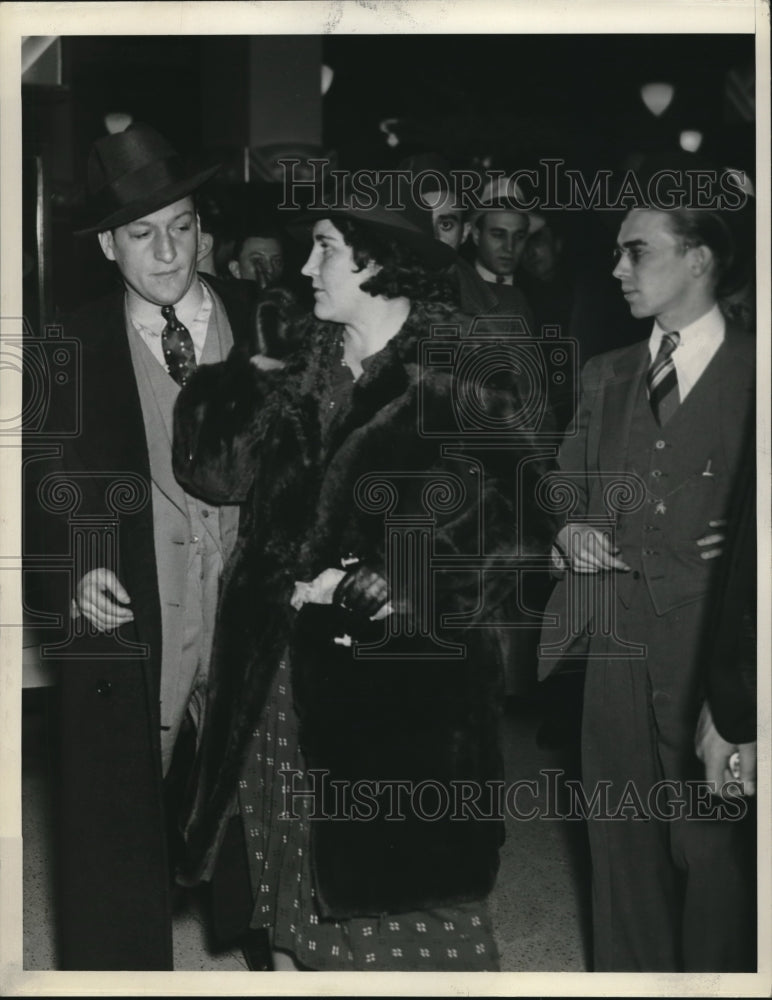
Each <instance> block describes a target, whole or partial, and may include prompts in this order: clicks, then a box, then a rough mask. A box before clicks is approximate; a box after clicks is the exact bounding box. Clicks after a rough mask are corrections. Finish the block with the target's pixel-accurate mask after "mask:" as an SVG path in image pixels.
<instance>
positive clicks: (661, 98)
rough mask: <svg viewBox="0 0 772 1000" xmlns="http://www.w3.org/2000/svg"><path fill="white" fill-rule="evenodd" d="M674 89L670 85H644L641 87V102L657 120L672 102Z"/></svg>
mask: <svg viewBox="0 0 772 1000" xmlns="http://www.w3.org/2000/svg"><path fill="white" fill-rule="evenodd" d="M674 93H675V88H674V87H673V84H672V83H644V85H643V86H642V87H641V100H642V101H643V103H644V104H645V105H646V107H647V108H648V109H649V111H651V113H652V114H653V115H656V116H657V118H659V116H660V115H661V114H662V112H663V111H667V109H668V108H669V107H670V102H671V101H672V100H673V94H674Z"/></svg>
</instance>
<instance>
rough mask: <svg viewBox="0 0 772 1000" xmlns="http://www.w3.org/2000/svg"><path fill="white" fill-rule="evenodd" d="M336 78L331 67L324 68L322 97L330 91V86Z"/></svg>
mask: <svg viewBox="0 0 772 1000" xmlns="http://www.w3.org/2000/svg"><path fill="white" fill-rule="evenodd" d="M334 76H335V74H334V73H333V71H332V69H331V68H330V67H329V66H322V97H324V95H325V94H326V93H327V91H328V90H329V89H330V84H331V83H332V78H333V77H334Z"/></svg>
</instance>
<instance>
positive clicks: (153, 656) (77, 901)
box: [49, 124, 256, 969]
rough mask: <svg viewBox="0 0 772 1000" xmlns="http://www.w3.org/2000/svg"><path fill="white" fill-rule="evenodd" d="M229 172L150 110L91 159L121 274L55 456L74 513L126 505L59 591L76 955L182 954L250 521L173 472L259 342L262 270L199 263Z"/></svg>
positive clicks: (90, 342) (84, 962)
mask: <svg viewBox="0 0 772 1000" xmlns="http://www.w3.org/2000/svg"><path fill="white" fill-rule="evenodd" d="M216 169H217V168H216V167H208V168H201V169H197V170H194V169H186V167H185V165H184V163H183V161H182V159H181V158H180V157H179V156H178V155H177V153H176V152H175V150H174V149H173V148H172V147H171V146H170V145H169V143H168V142H167V141H166V139H165V138H164V137H163V136H161V135H160V134H159V133H158V132H157V131H155V129H153V128H151V127H150V126H148V125H144V124H136V125H134V126H132V127H130V128H129V129H127V130H126V131H125V132H121V133H118V134H114V135H108V136H105V137H103V138H101V139H98V140H97V141H96V142H95V143H94V145H93V147H92V150H91V154H90V159H89V164H88V185H87V191H88V207H89V211H90V220H89V224H88V225H87V227H86V228H85V229H83V230H81V232H82V233H94V234H96V236H97V238H98V240H99V244H100V246H101V249H102V251H103V253H104V255H105V257H106V258H107V259H108V260H110V261H114V262H115V264H116V266H117V270H118V274H119V276H120V279H121V283H122V288H121V289H120V291H117V292H116V293H114V294H111V295H109V296H108V297H107V298H105V299H103V300H101V301H98V302H94V303H91V304H90V305H88V306H86V307H85V308H83V309H81V310H80V311H79V312H77V313H76V314H75V316H74V317H73V318H72V320H71V322H69V323H68V324H67V325H66V332H67V334H68V335H69V336H70V337H73V338H75V339H77V340H78V341H79V342H80V346H81V354H82V371H81V380H80V399H79V402H80V407H81V412H82V415H83V420H82V429H81V431H80V433H79V435H78V436H76V437H74V438H69V439H65V438H63V439H62V442H61V445H60V450H61V457H60V459H59V460H58V462H57V469H58V470H59V474H60V475H61V476H63V477H64V480H65V481H69V482H71V484H72V486H73V489H77V490H78V491H79V492H80V505H79V508H78V511H77V513H76V514H75V515H74V516H75V517H78V518H83V517H84V516H88V517H92V518H93V517H99V516H102V515H104V514H105V512H107V514H108V516H109V514H110V513H112V515H113V517H115V512H116V511H118V518H117V528H116V529H115V530H116V540H117V544H116V545H115V547H114V549H111V547H110V546H109V545H101V544H96V545H95V546H92V547H91V548H90V549H89V550H88V551H87V552H85V553H76V554H74V555H73V569H72V573H71V583H70V590H69V594H68V596H67V597H66V598H65V597H64V595H63V594H60V595H59V604H60V607H59V610H60V611H61V610H62V608H63V607H67V605H68V604H69V622H70V628H69V636H68V640H67V643H66V649H67V658H66V659H64V658H63V659H62V663H61V670H60V685H59V689H60V696H61V711H60V730H61V747H60V765H61V767H60V779H61V780H60V789H59V790H60V803H61V809H60V817H59V825H58V829H57V836H58V840H59V848H60V850H59V876H60V877H59V886H58V888H59V909H58V916H59V927H60V945H61V964H62V966H63V967H64V968H67V969H171V968H172V933H171V928H172V921H171V915H172V894H171V884H172V881H171V880H172V874H173V872H172V869H173V857H172V856H171V851H172V847H173V843H174V840H173V838H172V839H171V840H169V839H168V838H167V829H169V830H171V828H172V823H171V822H170V819H169V814H170V811H171V810H170V803H171V802H172V800H173V799H174V789H175V788H182V787H183V786H184V782H185V766H184V765H185V758H186V754H189V753H190V751H191V748H192V746H194V745H195V741H196V731H197V727H198V725H199V723H200V719H201V715H202V712H203V706H204V701H205V697H204V692H205V684H206V678H207V671H208V662H209V655H210V650H211V644H212V633H213V624H214V615H215V607H216V600H217V590H218V585H219V578H220V572H221V569H222V566H223V562H224V560H225V559H226V558H227V555H228V553H229V552H230V550H231V548H232V546H233V544H234V541H235V537H236V532H237V526H238V509H237V507H235V506H230V507H229V506H222V507H217V506H214V505H212V504H209V503H204V502H202V501H200V500H199V499H198V498H197V497H195V496H193V495H191V494H190V493H188V492H186V491H185V490H184V489H183V488H182V487H181V486H180V485H179V484H178V483H177V481H176V480H175V478H174V474H173V472H172V467H171V434H172V411H173V408H174V404H175V400H176V398H177V395H178V393H179V391H180V387H181V386H183V385H185V383H186V381H187V380H188V378H189V377H190V375H191V374H192V373H193V371H195V369H196V368H197V367H198V366H199V365H201V364H206V363H212V362H217V361H220V360H222V359H223V358H224V357H225V356H226V355H227V354H228V353H229V352H230V350H231V348H232V347H233V346H234V344H236V345H239V344H249V343H250V342H251V339H252V331H253V330H254V326H255V308H256V298H255V290H256V286H255V285H254V284H253V283H249V282H243V283H242V282H223V281H220V280H218V279H216V278H214V277H211V276H209V275H206V276H202V275H199V274H198V273H197V270H196V264H197V250H198V236H199V220H198V216H197V212H196V205H195V201H194V192H195V191H196V189H197V188H198V187H199V186H200V185H201V184H202V183H203V182H204V181H206V180H207V179H208V178H209V177H210V176H212V175H213V173H214V172H215V170H216ZM248 350H249V352H250V353H253V348H252V347H251V346H250V347H248ZM62 426H66V425H64V424H63V425H62ZM122 497H123V499H121V498H122ZM126 498H128V499H126ZM54 520H55V519H54ZM61 528H62V525H61V523H60V524H59V530H60V531H61ZM54 530H56V529H54ZM61 537H62V536H60V540H61ZM49 551H53V550H49ZM53 575H54V576H56V575H57V574H53ZM231 904H232V905H231V906H230V907H228V906H226V909H225V911H223V914H222V915H223V916H224V918H225V921H226V922H227V921H228V920H230V919H231V918H232V917H233V912H232V911H233V907H236V906H237V905H238V901H237V897H234V898H233V899H232V900H231Z"/></svg>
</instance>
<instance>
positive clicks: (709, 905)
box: [541, 208, 756, 972]
mask: <svg viewBox="0 0 772 1000" xmlns="http://www.w3.org/2000/svg"><path fill="white" fill-rule="evenodd" d="M733 257H735V250H734V246H733V240H732V236H731V233H730V230H729V228H728V227H727V225H726V220H725V219H722V217H721V216H720V215H718V213H716V212H712V211H706V210H690V209H677V210H674V211H667V212H665V211H659V210H656V209H652V208H641V209H635V210H632V211H630V212H629V213H628V214H627V216H626V218H625V220H624V222H623V223H622V226H621V229H620V231H619V236H618V243H617V250H616V260H617V263H616V267H615V269H614V275H615V277H616V278H617V279H618V280H619V281H620V283H621V290H622V294H623V295H624V297H625V299H626V301H627V304H628V306H629V308H630V311H631V312H632V314H633V315H634V316H635V317H638V318H642V317H652V318H653V320H654V322H653V325H652V328H651V334H650V336H649V338H648V340H645V341H643V342H641V343H638V344H636V345H633V346H632V347H624V348H621V349H619V350H616V351H612V352H610V353H606V354H602V355H600V356H598V357H594V358H592V359H591V360H590V361H589V362H588V363H587V364H586V366H585V368H584V371H583V373H582V395H581V399H580V404H579V409H578V411H577V416H576V418H575V427H574V428H573V432H572V433H571V434H570V435H569V436H567V437H566V439H565V441H564V444H563V446H562V449H561V452H560V456H559V464H560V467H561V469H562V470H563V471H564V472H565V473H566V474H567V476H568V478H569V481H570V483H571V484H572V488H573V489H575V490H576V495H577V502H576V506H575V509H573V510H572V511H570V512H569V514H568V523H567V524H566V525H565V526H564V527H563V529H562V530H561V532H560V534H559V535H558V544H559V547H560V549H561V550H562V552H563V555H564V558H565V561H566V564H567V566H568V567H569V568H570V572H568V573H567V574H566V575H565V576H564V577H563V578H562V579H561V580H560V582H559V583H558V585H557V587H556V588H555V590H554V591H553V594H552V596H551V598H550V603H549V605H548V607H547V612H548V613H549V614H555V615H556V616H557V621H558V626H557V630H556V629H555V628H545V630H544V631H543V637H542V641H543V645H542V647H541V654H542V657H543V659H542V662H541V675H542V677H544V676H546V675H547V674H549V673H550V672H551V671H552V670H553V669H554V668H555V666H556V665H557V663H558V662H559V658H560V657H561V656H563V655H565V654H569V655H573V654H574V653H578V652H579V648H580V647H582V646H583V643H584V642H586V641H587V635H589V649H588V654H587V675H586V686H585V695H584V717H583V737H582V772H583V781H584V785H585V795H586V796H587V798H588V799H591V798H592V795H593V793H594V792H595V791H596V790H599V789H601V788H602V786H603V783H608V807H607V808H606V809H605V810H603V811H604V812H605V813H607V814H611V815H614V814H615V813H616V819H610V818H609V816H608V815H606V816H605V818H604V817H603V816H602V815H598V813H597V812H595V813H593V814H591V816H590V819H589V823H588V827H589V835H590V846H591V851H592V866H593V911H594V916H593V927H594V952H595V969H596V970H597V971H716V972H719V971H721V972H727V971H750V970H751V969H752V968H753V965H754V947H755V930H754V925H753V897H752V892H753V886H754V877H753V871H752V865H753V856H754V850H753V846H752V842H751V840H752V823H748V822H747V821H746V822H731V821H730V820H731V819H737V818H738V817H739V816H742V814H743V813H745V812H746V810H747V813H748V815H747V819H750V813H751V812H752V810H751V808H750V805H751V804H752V803H750V804H749V802H748V800H747V799H738V798H737V797H736V798H735V799H734V800H733V801H732V800H722V799H720V798H719V799H716V800H713V803H712V805H713V807H714V808H712V809H711V801H710V800H708V801H704V800H703V802H702V804H701V805H700V804H697V805H695V801H694V799H693V798H690V795H691V793H690V790H689V789H690V786H689V784H688V782H690V781H692V780H702V779H705V778H707V780H708V781H715V782H717V784H718V786H719V787H720V786H722V785H723V783H724V781H725V780H727V779H731V777H732V764H734V767H735V768H736V769H737V773H739V778H740V781H741V782H742V787H743V790H744V793H745V795H746V796H751V795H753V794H754V791H755V777H756V772H755V749H756V744H755V739H756V736H755V695H754V691H753V683H752V681H753V677H754V671H755V662H754V661H755V654H753V653H752V652H749V651H748V646H749V644H748V643H744V642H741V633H742V631H743V629H742V627H741V626H742V625H743V621H744V620H745V624H746V625H748V624H749V623H750V624H751V626H752V622H753V614H752V601H751V597H750V595H749V592H748V591H749V586H750V589H751V590H752V589H753V582H752V581H754V580H755V573H754V572H753V568H752V545H751V546H750V548H749V545H748V540H749V539H752V538H753V537H755V531H754V528H753V521H752V513H749V511H751V512H752V503H749V501H751V500H752V496H753V480H754V475H753V435H752V431H753V420H754V406H753V394H754V393H753V390H754V384H755V378H754V359H755V342H754V340H753V338H751V337H749V336H747V335H746V334H744V333H743V332H741V331H739V330H738V329H736V328H735V327H733V326H732V324H731V323H727V322H726V321H725V320H724V317H723V315H722V313H721V311H720V309H719V307H718V297H719V295H720V293H721V291H722V289H723V288H724V287H726V283H727V277H728V274H729V273H730V272H731V267H732V260H733ZM620 477H626V481H627V483H628V486H627V487H625V486H622V487H621V490H622V492H621V493H620V490H619V489H618V488H617V489H616V490H615V487H614V481H615V480H616V481H617V482H619V481H620ZM631 482H632V483H633V485H632V486H629V484H630V483H631ZM615 492H616V495H617V496H618V497H620V498H621V497H622V493H626V494H627V495H626V499H625V509H624V511H622V512H620V510H619V508H617V509H614V510H612V509H609V507H608V504H609V498H612V497H613V496H614V495H615ZM628 501H629V502H628ZM612 515H613V518H614V520H615V524H614V532H615V533H614V535H613V537H612V536H611V535H610V534H609V533H608V532H609V530H610V529H609V528H605V529H604V528H603V527H602V522H603V520H604V519H608V518H609V517H611V516H612ZM574 518H576V519H578V520H575V521H574V520H572V519H574ZM593 518H594V519H595V520H596V524H597V522H598V519H600V522H601V526H600V527H596V526H593V525H592V523H591V522H592V520H593ZM749 518H751V520H750V521H749ZM588 521H589V522H590V523H588ZM607 523H608V522H607ZM727 524H728V528H727V527H725V525H727ZM725 535H727V536H728V537H726V538H725V537H724V536H725ZM743 539H745V541H743ZM727 560H728V562H727ZM727 565H728V566H729V567H730V568H731V576H730V577H728V578H727V579H733V580H734V581H735V582H734V585H733V586H731V587H727V586H726V580H725V579H723V580H722V578H723V577H726V569H725V567H727ZM738 566H740V567H742V568H743V569H745V570H746V571H747V574H749V575H747V576H746V579H745V581H744V582H743V583H740V576H741V574H738V572H737V568H738ZM717 588H718V590H717ZM735 588H737V589H736V594H739V595H740V596H741V600H740V601H739V603H738V602H737V601H736V600H734V598H732V594H733V593H735ZM736 594H735V596H736ZM730 598H732V599H731V600H730ZM568 609H570V611H569V610H568ZM604 609H610V611H611V615H610V618H609V613H608V610H606V613H605V614H604ZM604 619H605V620H604ZM711 623H718V624H719V626H720V628H719V632H714V631H712V630H710V631H709V628H710V626H711ZM751 645H752V643H751ZM743 646H744V647H745V648H743ZM718 648H720V649H721V661H720V662H717V660H716V657H715V655H713V650H714V649H718ZM749 675H750V676H749ZM733 756H735V762H732V764H730V758H732V757H733ZM735 776H736V775H735ZM658 783H663V784H661V785H659V784H658ZM691 787H694V786H691ZM626 789H627V790H628V792H627V794H628V796H632V799H630V798H629V797H628V799H627V802H628V805H627V808H626V809H624V810H622V811H621V812H619V811H618V810H619V806H620V803H621V802H623V801H624V795H625V790H626ZM657 789H659V791H658V792H657V794H656V795H655V794H654V792H655V791H656V790H657ZM639 802H640V803H641V806H640V807H639V806H638V803H639ZM717 806H721V808H720V809H719V808H716V807H717ZM722 809H723V812H722ZM722 817H723V818H722ZM749 835H750V839H748V840H744V838H745V837H748V836H749Z"/></svg>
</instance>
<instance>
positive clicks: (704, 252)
mask: <svg viewBox="0 0 772 1000" xmlns="http://www.w3.org/2000/svg"><path fill="white" fill-rule="evenodd" d="M686 252H687V253H688V254H689V256H690V258H691V270H692V274H693V275H694V276H695V277H696V278H699V277H700V276H701V275H703V274H706V273H707V272H708V271H709V270H710V269H711V267H712V266H713V251H712V250H711V249H710V247H706V246H705V245H704V244H703V243H701V244H699V246H696V247H689V249H688V250H687V251H686Z"/></svg>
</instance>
